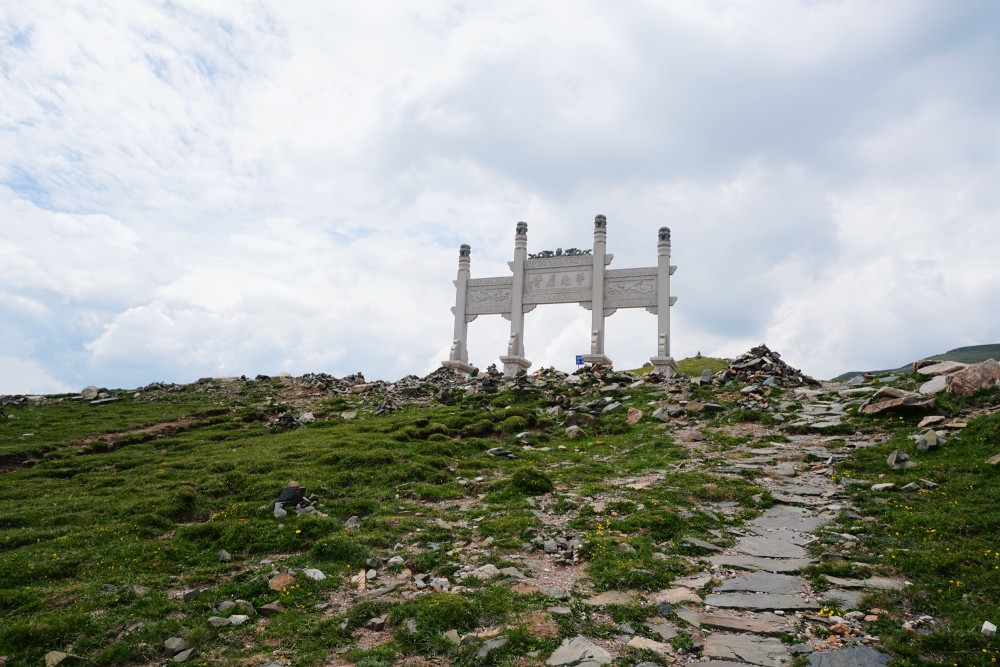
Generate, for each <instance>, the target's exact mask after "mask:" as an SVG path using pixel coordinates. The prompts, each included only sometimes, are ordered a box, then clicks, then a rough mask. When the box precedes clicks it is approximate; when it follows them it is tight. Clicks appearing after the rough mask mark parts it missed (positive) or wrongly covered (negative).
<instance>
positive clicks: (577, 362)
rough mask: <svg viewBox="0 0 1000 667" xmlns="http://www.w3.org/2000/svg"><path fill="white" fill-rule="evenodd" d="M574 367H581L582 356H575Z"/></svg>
mask: <svg viewBox="0 0 1000 667" xmlns="http://www.w3.org/2000/svg"><path fill="white" fill-rule="evenodd" d="M576 365H577V366H583V355H582V354H578V355H576Z"/></svg>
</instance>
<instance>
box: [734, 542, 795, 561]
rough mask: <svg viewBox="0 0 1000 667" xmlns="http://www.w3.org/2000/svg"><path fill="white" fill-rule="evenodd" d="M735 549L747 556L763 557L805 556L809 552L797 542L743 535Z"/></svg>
mask: <svg viewBox="0 0 1000 667" xmlns="http://www.w3.org/2000/svg"><path fill="white" fill-rule="evenodd" d="M735 549H736V550H737V551H739V552H740V553H744V554H747V555H749V556H762V557H764V558H805V557H807V556H808V555H809V553H808V552H807V551H806V550H805V549H803V548H802V547H800V546H799V545H797V544H792V543H791V542H786V541H785V540H779V539H777V538H772V537H744V538H742V539H741V540H740V541H739V542H737V543H736V547H735Z"/></svg>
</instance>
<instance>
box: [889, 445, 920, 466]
mask: <svg viewBox="0 0 1000 667" xmlns="http://www.w3.org/2000/svg"><path fill="white" fill-rule="evenodd" d="M885 462H886V463H888V464H889V467H890V468H892V469H893V470H903V469H905V468H912V467H914V466H915V465H917V464H916V463H914V462H913V461H911V460H910V455H909V454H907V453H906V452H904V451H903V450H902V449H895V450H893V451H892V453H891V454H889V456H888V457H886V459H885Z"/></svg>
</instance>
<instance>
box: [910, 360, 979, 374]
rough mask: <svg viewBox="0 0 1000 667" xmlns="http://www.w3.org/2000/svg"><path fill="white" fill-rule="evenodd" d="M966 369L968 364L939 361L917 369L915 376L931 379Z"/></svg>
mask: <svg viewBox="0 0 1000 667" xmlns="http://www.w3.org/2000/svg"><path fill="white" fill-rule="evenodd" d="M968 367H969V364H963V363H962V362H960V361H939V362H938V363H936V364H930V365H928V366H921V367H920V368H918V369H917V374H919V375H924V376H926V377H932V376H934V375H949V374H951V373H955V372H957V371H960V370H962V369H964V368H968Z"/></svg>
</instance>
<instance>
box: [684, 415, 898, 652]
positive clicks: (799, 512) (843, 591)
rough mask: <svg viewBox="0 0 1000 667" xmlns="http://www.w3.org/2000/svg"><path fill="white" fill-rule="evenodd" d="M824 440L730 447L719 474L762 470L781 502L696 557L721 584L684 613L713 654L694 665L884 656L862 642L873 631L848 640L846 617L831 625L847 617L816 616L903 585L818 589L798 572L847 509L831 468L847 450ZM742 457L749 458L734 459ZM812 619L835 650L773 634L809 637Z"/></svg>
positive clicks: (847, 582)
mask: <svg viewBox="0 0 1000 667" xmlns="http://www.w3.org/2000/svg"><path fill="white" fill-rule="evenodd" d="M807 405H809V404H807ZM826 409H827V408H826V407H825V406H818V407H817V408H815V410H816V411H823V410H826ZM821 440H822V438H820V439H817V438H816V437H812V436H792V437H791V438H790V442H788V443H773V444H772V445H771V446H769V447H768V448H767V449H763V450H762V449H760V448H755V449H746V450H742V451H741V450H740V448H737V449H736V450H733V451H730V452H727V458H729V459H730V463H729V465H728V466H722V467H721V469H719V468H717V469H719V470H720V472H725V471H727V470H730V471H732V470H742V471H746V470H751V471H758V472H760V474H761V476H760V477H759V478H758V479H757V482H758V483H760V484H762V485H764V486H766V487H767V488H768V489H769V491H770V492H771V495H772V497H773V498H774V499H775V500H776V501H777V502H776V504H775V505H774V506H772V507H771V508H769V509H767V510H765V511H764V512H763V513H762V514H761V515H760V516H758V517H757V518H755V519H753V520H751V521H749V522H747V523H746V524H745V525H744V526H743V527H742V530H739V531H731V532H734V533H737V532H738V533H739V534H738V535H737V538H736V541H735V544H733V546H732V547H730V548H728V549H725V550H724V551H723V552H722V553H713V554H711V555H709V556H706V557H705V558H703V559H702V562H703V563H705V565H706V567H707V569H706V570H705V572H704V575H706V576H710V577H712V578H713V581H718V582H719V583H717V584H716V585H714V586H712V587H711V588H712V590H711V592H709V593H707V594H705V595H704V598H703V600H702V602H701V604H700V605H692V606H690V607H689V609H688V611H687V612H686V613H687V614H688V615H689V616H690V615H691V614H697V615H698V621H699V622H698V623H697V624H696V625H697V626H699V627H700V634H701V637H702V641H703V642H704V643H703V648H702V656H703V657H704V658H708V659H709V660H707V661H702V662H698V663H697V664H698V665H699V667H735V666H736V665H741V664H743V665H761V666H766V667H772V666H774V665H790V664H791V663H792V661H793V659H794V657H795V655H809V661H810V663H809V664H810V665H822V666H824V667H827V666H830V667H839V666H840V665H852V666H859V667H865V666H868V665H871V666H876V665H884V664H885V662H886V661H887V659H888V658H887V657H886V656H885V655H884V654H881V653H879V652H878V651H877V650H875V649H872V648H870V647H869V646H867V645H866V644H865V642H873V641H877V640H875V638H874V637H867V636H861V637H857V636H854V635H855V633H854V632H851V631H850V629H849V626H848V624H847V623H842V625H843V627H842V628H841V627H837V623H836V622H837V621H841V622H842V621H844V620H845V619H840V618H837V617H832V618H831V617H830V616H826V615H819V614H817V612H818V611H819V610H820V609H821V608H822V607H824V606H826V605H827V604H828V603H835V604H837V605H839V606H840V607H842V608H843V610H844V612H850V611H852V610H853V609H854V608H855V607H856V606H857V605H858V603H859V601H860V599H861V597H862V593H863V589H864V588H866V587H868V588H888V587H892V586H896V585H900V582H896V581H894V580H885V581H880V580H879V578H876V577H872V578H870V579H867V580H856V579H855V580H851V579H838V578H836V577H828V578H827V580H828V582H829V583H830V588H829V589H828V590H826V591H824V592H822V593H820V592H817V591H815V590H814V589H813V587H812V586H811V585H810V583H809V580H807V579H806V578H804V577H802V576H798V575H797V573H799V572H800V571H801V570H803V569H804V568H806V567H808V566H809V565H812V564H814V563H815V562H816V561H815V560H814V559H813V558H812V557H811V556H810V551H809V546H810V545H812V544H814V543H816V542H817V541H818V540H819V535H818V533H819V532H820V531H822V530H823V528H824V526H826V524H828V523H829V522H830V521H832V520H833V519H834V518H836V517H837V515H838V514H839V513H840V512H842V511H848V510H849V508H848V507H847V506H846V503H845V501H844V500H842V499H841V492H842V487H841V486H839V485H838V484H837V483H836V482H834V481H833V479H832V477H831V469H830V468H829V464H830V463H832V462H833V461H834V460H837V459H839V458H842V457H843V454H840V453H838V454H831V452H830V451H828V450H827V449H826V448H825V447H822V446H819V445H820V442H821ZM867 444H869V443H864V442H861V443H854V445H855V446H866V445H867ZM741 454H742V455H745V454H750V456H746V457H745V458H736V457H739V456H740V455H741ZM810 454H811V455H812V456H811V457H809V458H812V459H818V460H819V461H821V462H820V463H815V464H809V463H807V462H806V459H807V455H810ZM734 459H735V460H734ZM823 461H825V463H823ZM847 537H850V536H847ZM854 615H859V612H857V611H855V612H854ZM861 615H863V614H861ZM817 625H823V626H826V629H827V632H832V633H833V635H832V636H833V637H834V639H835V640H836V641H837V644H836V645H837V647H838V648H837V649H836V650H832V651H825V652H819V651H816V652H814V651H815V648H814V647H815V644H816V643H817V642H815V641H814V642H813V643H812V644H811V645H806V644H800V645H795V646H793V647H789V646H786V645H785V644H783V643H782V642H781V640H780V639H778V638H777V637H776V636H780V635H788V634H800V635H812V634H813V632H812V631H811V630H810V626H812V627H815V626H817ZM838 632H840V633H844V635H843V636H841V635H838V634H837V633H838ZM823 634H826V633H823ZM848 635H849V636H848ZM793 649H794V651H793Z"/></svg>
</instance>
